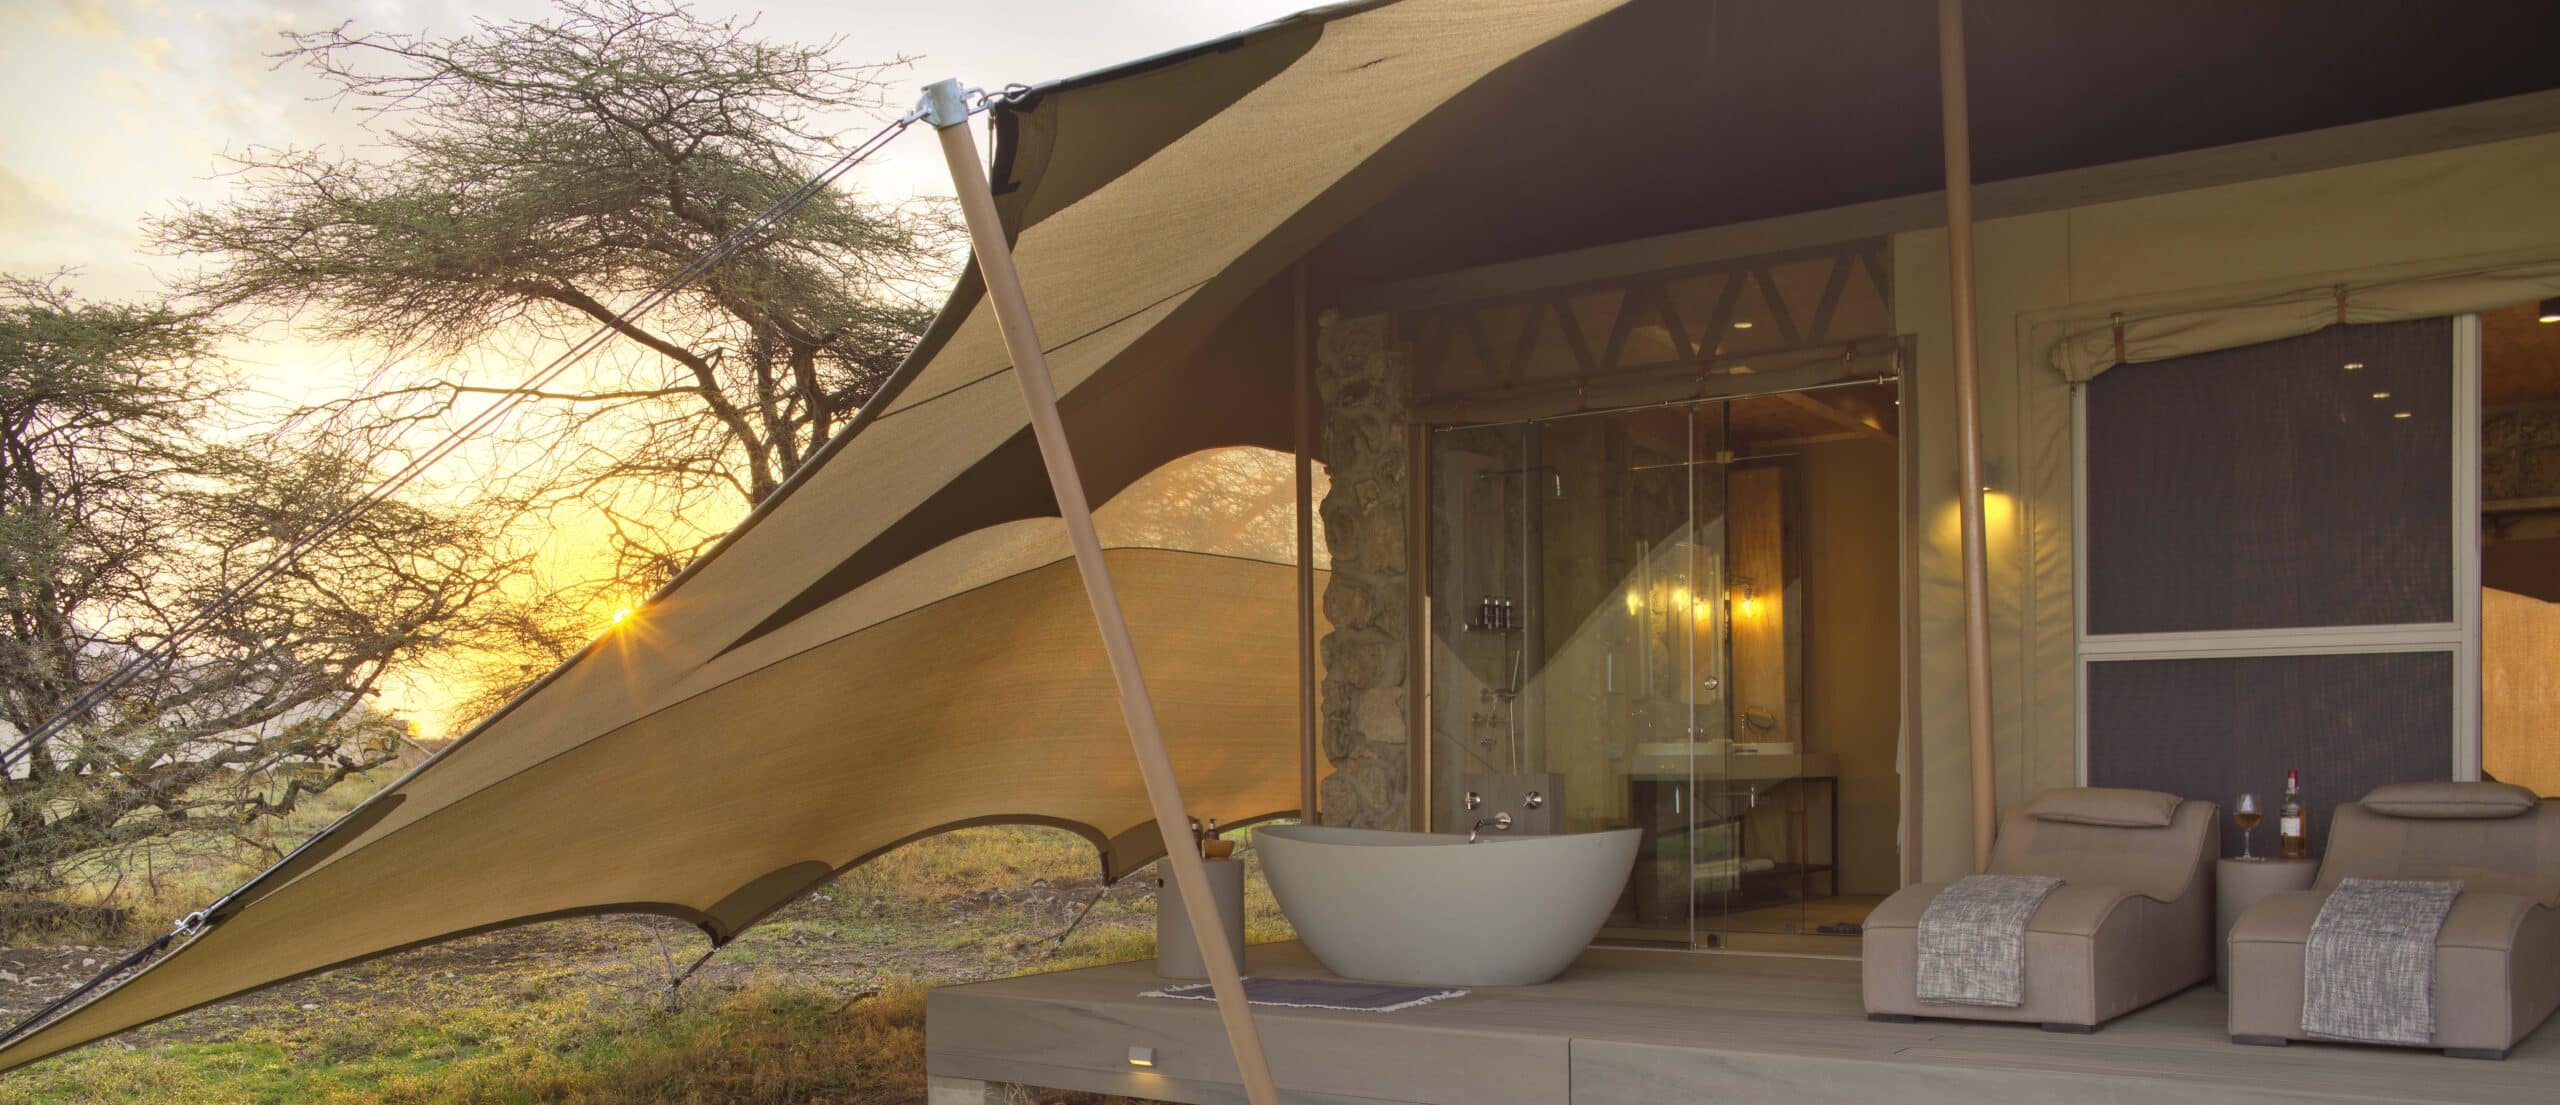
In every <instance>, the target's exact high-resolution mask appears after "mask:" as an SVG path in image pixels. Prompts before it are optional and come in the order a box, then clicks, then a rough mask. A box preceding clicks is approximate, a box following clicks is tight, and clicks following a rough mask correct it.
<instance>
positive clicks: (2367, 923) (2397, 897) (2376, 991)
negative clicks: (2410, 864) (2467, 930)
mask: <svg viewBox="0 0 2560 1105" xmlns="http://www.w3.org/2000/svg"><path fill="white" fill-rule="evenodd" d="M2461 896H2462V884H2461V883H2458V882H2416V881H2406V880H2399V879H2343V880H2340V881H2339V883H2338V888H2337V889H2336V890H2333V891H2331V892H2330V893H2329V900H2328V901H2327V902H2324V903H2322V904H2321V906H2320V918H2319V920H2316V921H2313V922H2312V923H2311V939H2310V940H2309V941H2307V942H2305V943H2304V944H2303V945H2302V1031H2303V1032H2304V1033H2305V1034H2307V1035H2311V1036H2321V1037H2326V1038H2329V1039H2334V1040H2354V1041H2357V1042H2359V1043H2368V1044H2408V1045H2414V1046H2418V1047H2424V1046H2426V1045H2427V1044H2429V1043H2431V1042H2433V1041H2434V1039H2435V1035H2436V1007H2435V976H2436V933H2437V931H2438V930H2440V929H2442V928H2444V917H2445V914H2447V913H2450V912H2452V910H2453V900H2454V899H2455V898H2458V897H2461Z"/></svg>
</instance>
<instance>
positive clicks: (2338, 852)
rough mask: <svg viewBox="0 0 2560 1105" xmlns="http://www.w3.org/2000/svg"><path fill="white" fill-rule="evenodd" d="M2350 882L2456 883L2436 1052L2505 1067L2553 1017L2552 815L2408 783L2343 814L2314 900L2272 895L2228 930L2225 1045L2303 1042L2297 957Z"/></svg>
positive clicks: (2555, 881) (2527, 795) (2477, 790)
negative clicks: (2513, 1051) (2335, 893)
mask: <svg viewBox="0 0 2560 1105" xmlns="http://www.w3.org/2000/svg"><path fill="white" fill-rule="evenodd" d="M2349 878H2368V879H2460V880H2462V883H2463V892H2462V896H2461V897H2460V898H2457V899H2455V900H2454V904H2453V910H2452V912H2450V913H2448V914H2446V915H2445V919H2444V927H2443V929H2442V930H2440V931H2439V932H2438V933H2437V934H2436V957H2435V978H2434V982H2433V996H2434V1001H2433V1005H2434V1006H2435V1039H2434V1041H2433V1042H2432V1043H2430V1044H2429V1045H2428V1046H2430V1047H2436V1048H2441V1049H2443V1050H2444V1052H2445V1054H2448V1055H2454V1056H2460V1057H2464V1058H2478V1059H2502V1058H2505V1057H2506V1054H2507V1049H2508V1048H2511V1047H2513V1046H2515V1043H2516V1041H2518V1040H2521V1039H2523V1038H2524V1037H2525V1034H2526V1033H2529V1032H2532V1031H2533V1029H2534V1026H2536V1025H2539V1024H2541V1023H2542V1022H2543V1020H2544V1019H2545V1018H2547V1017H2549V1016H2550V1015H2551V1012H2552V1010H2553V1008H2554V1007H2560V804H2555V803H2552V802H2545V801H2540V800H2538V799H2536V798H2535V797H2534V795H2533V792H2532V791H2529V790H2526V789H2524V788H2522V787H2515V786H2508V785H2506V784H2503V783H2408V784H2399V785H2396V786H2388V787H2383V788H2380V789H2378V790H2376V791H2374V792H2373V793H2372V794H2370V795H2367V796H2365V800H2364V801H2362V802H2358V803H2354V804H2351V805H2347V806H2342V807H2340V808H2339V809H2338V815H2337V818H2336V821H2335V822H2334V823H2333V824H2332V825H2331V826H2330V829H2329V848H2328V854H2327V855H2326V856H2325V857H2323V858H2322V859H2321V862H2320V874H2319V877H2318V879H2317V880H2316V881H2315V882H2314V883H2313V884H2312V888H2311V889H2310V890H2305V891H2298V892H2294V893H2288V894H2274V895H2269V896H2268V897H2267V898H2266V899H2265V900H2264V901H2261V902H2259V903H2258V904H2256V905H2254V906H2251V907H2249V911H2248V912H2247V913H2243V914H2241V915H2240V919H2239V921H2238V922H2236V923H2234V924H2233V925H2232V927H2231V993H2230V1001H2231V1038H2232V1040H2233V1041H2234V1042H2237V1043H2245V1044H2282V1043H2284V1042H2286V1041H2288V1040H2304V1039H2310V1038H2311V1036H2310V1035H2309V1034H2308V1033H2305V1032H2304V1031H2303V1030H2302V1000H2303V999H2302V993H2303V974H2302V963H2303V958H2302V951H2303V944H2304V943H2305V942H2306V941H2307V940H2309V939H2310V936H2311V925H2312V922H2313V921H2315V920H2317V919H2318V918H2319V916H2320V906H2321V904H2322V903H2324V902H2326V901H2327V900H2328V897H2329V893H2330V892H2331V891H2332V890H2335V889H2336V888H2337V886H2338V883H2339V882H2341V881H2343V880H2345V879H2349Z"/></svg>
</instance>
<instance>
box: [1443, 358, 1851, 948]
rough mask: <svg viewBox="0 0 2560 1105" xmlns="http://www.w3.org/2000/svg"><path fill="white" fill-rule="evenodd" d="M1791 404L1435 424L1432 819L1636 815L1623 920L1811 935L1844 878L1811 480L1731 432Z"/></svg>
mask: <svg viewBox="0 0 2560 1105" xmlns="http://www.w3.org/2000/svg"><path fill="white" fill-rule="evenodd" d="M1775 401H1776V400H1774V399H1772V398H1751V399H1735V400H1709V401H1700V402H1694V403H1687V404H1680V405H1674V406H1664V407H1655V408H1649V409H1638V410H1623V411H1613V412H1606V413H1595V414H1584V415H1574V416H1569V417H1562V418H1555V419H1549V420H1542V421H1530V422H1519V423H1510V424H1503V425H1490V426H1465V427H1450V428H1442V429H1438V430H1435V431H1434V432H1433V435H1432V438H1431V446H1430V448H1431V455H1430V458H1429V463H1430V466H1431V469H1430V471H1431V491H1430V495H1431V500H1430V525H1431V532H1430V549H1431V562H1430V573H1431V574H1430V582H1429V596H1430V607H1429V612H1430V613H1429V616H1430V623H1431V634H1432V649H1431V665H1432V667H1431V673H1430V675H1431V695H1432V700H1431V711H1430V713H1431V741H1432V744H1431V748H1430V772H1429V774H1430V792H1431V793H1430V803H1431V813H1432V822H1433V827H1434V828H1435V829H1438V830H1440V831H1456V832H1464V831H1466V830H1467V829H1468V828H1469V826H1470V824H1471V823H1473V821H1474V820H1475V819H1477V818H1480V817H1483V816H1484V815H1486V814H1488V813H1490V812H1493V811H1497V810H1498V811H1501V812H1508V813H1511V814H1512V815H1513V817H1514V829H1513V831H1514V832H1585V831H1596V830H1601V829H1610V828H1621V827H1628V826H1633V827H1637V828H1639V829H1642V830H1643V843H1642V846H1641V850H1640V854H1639V857H1638V859H1637V862H1636V870H1635V872H1634V874H1633V876H1632V877H1631V878H1630V879H1629V881H1628V885H1627V888H1626V890H1625V892H1624V893H1623V894H1622V896H1621V898H1620V901H1619V903H1618V906H1617V909H1616V910H1615V912H1614V913H1613V915H1612V918H1611V921H1610V923H1609V926H1608V927H1607V928H1606V929H1605V930H1604V932H1603V937H1604V938H1605V939H1614V940H1623V941H1639V942H1658V943H1675V944H1682V945H1693V946H1702V947H1715V946H1735V943H1734V941H1735V938H1736V937H1739V936H1745V935H1747V934H1751V933H1788V934H1793V933H1803V932H1806V931H1808V926H1807V924H1806V919H1805V915H1804V912H1803V906H1804V903H1805V902H1806V901H1808V900H1809V899H1811V898H1813V897H1815V896H1817V895H1819V894H1829V893H1835V892H1836V887H1835V886H1832V885H1830V884H1829V883H1828V882H1826V880H1827V879H1829V878H1831V877H1832V871H1833V870H1835V868H1833V866H1832V865H1831V862H1830V860H1831V853H1832V850H1833V849H1834V848H1835V847H1836V841H1835V840H1834V839H1832V837H1833V836H1836V830H1834V829H1833V828H1832V826H1833V825H1835V824H1836V806H1837V800H1836V798H1837V795H1836V786H1835V787H1834V788H1832V790H1831V792H1830V793H1828V794H1827V795H1826V793H1825V792H1824V790H1823V788H1822V787H1821V786H1819V785H1815V784H1818V783H1819V781H1820V776H1821V775H1822V774H1823V773H1825V772H1827V771H1828V768H1827V767H1825V766H1824V765H1823V764H1822V763H1821V762H1820V759H1819V758H1809V757H1807V756H1806V755H1805V754H1804V749H1803V744H1802V739H1803V737H1802V734H1801V732H1800V731H1799V725H1800V722H1799V718H1800V717H1801V716H1802V713H1803V664H1802V659H1801V658H1802V654H1803V640H1802V638H1803V619H1802V616H1801V609H1800V608H1801V606H1802V602H1801V588H1800V587H1799V586H1798V583H1797V580H1798V572H1797V568H1796V560H1797V558H1798V555H1799V554H1798V552H1797V550H1796V549H1795V548H1794V547H1793V546H1794V543H1795V542H1796V540H1797V533H1798V530H1799V527H1797V526H1795V525H1792V524H1791V523H1790V522H1789V514H1790V510H1791V509H1792V508H1793V507H1794V502H1793V500H1792V497H1791V489H1792V487H1793V485H1794V482H1795V479H1796V477H1795V474H1794V471H1793V468H1792V461H1791V458H1790V457H1789V456H1787V455H1784V454H1783V453H1756V452H1755V451H1754V450H1753V449H1752V448H1751V446H1752V442H1751V441H1750V440H1748V436H1747V435H1738V434H1737V433H1736V432H1735V426H1736V415H1737V408H1738V407H1741V408H1742V413H1743V414H1744V415H1745V416H1746V421H1747V415H1748V414H1749V411H1750V408H1748V407H1743V406H1742V405H1744V404H1752V403H1766V402H1775ZM1737 446H1740V448H1737ZM1835 782H1836V780H1835ZM1826 805H1827V806H1828V807H1829V809H1828V810H1826V808H1825V807H1826ZM1826 815H1828V817H1826Z"/></svg>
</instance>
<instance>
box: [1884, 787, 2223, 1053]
mask: <svg viewBox="0 0 2560 1105" xmlns="http://www.w3.org/2000/svg"><path fill="white" fill-rule="evenodd" d="M2217 843H2218V837H2217V832H2216V827H2215V824H2214V806H2213V804H2212V803H2210V802H2189V801H2181V800H2180V799H2179V798H2178V797H2177V796H2175V795H2170V794H2161V793H2157V792H2154V791H2133V790H2107V789H2098V788H2088V787H2081V788H2071V789H2064V790H2053V791H2047V792H2045V793H2043V794H2041V795H2038V796H2037V797H2036V799H2035V800H2034V801H2033V802H2030V803H2028V804H2027V806H2026V807H2025V808H2023V809H2020V810H2018V811H2017V812H2015V813H2012V814H2010V815H2009V817H2008V819H2007V820H2006V821H2005V822H2004V823H2003V825H2002V828H2001V830H2000V840H1999V843H1998V844H1997V845H1996V846H1995V847H1994V849H1993V851H1992V854H1991V873H1993V874H2006V875H2052V876H2056V877H2059V878H2061V879H2062V880H2063V885H2062V886H2061V888H2060V889H2057V890H2055V891H2054V892H2053V895H2052V896H2051V897H2049V898H2046V899H2045V901H2044V904H2043V905H2042V906H2041V907H2039V908H2038V909H2037V910H2036V913H2035V915H2034V916H2033V917H2032V918H2031V919H2030V920H2029V922H2028V924H2027V937H2026V964H2025V976H2024V977H2025V983H2026V986H2025V992H2024V994H2023V998H2024V1000H2023V1001H2022V1002H2021V1004H2019V1005H2017V1006H2015V1007H1999V1006H1971V1005H1939V1004H1924V1003H1923V1002H1921V1000H1920V997H1919V961H1920V951H1919V929H1920V917H1921V914H1923V913H1925V912H1927V910H1928V908H1929V903H1930V901H1931V900H1932V899H1935V898H1936V897H1937V896H1938V894H1939V892H1940V891H1943V890H1945V889H1946V886H1947V884H1945V883H1918V884H1915V885H1912V886H1907V887H1904V888H1903V889H1902V891H1901V892H1900V893H1897V894H1895V895H1894V896H1892V897H1890V898H1887V899H1885V901H1884V903H1883V904H1882V905H1879V906H1877V907H1876V910H1875V912H1874V913H1873V914H1871V915H1869V916H1868V918H1867V923H1866V936H1865V941H1866V943H1865V954H1864V958H1865V962H1864V966H1863V970H1862V973H1863V976H1864V981H1865V988H1866V1004H1867V1015H1868V1016H1869V1017H1870V1018H1872V1019H1875V1020H1888V1021H1909V1020H1916V1019H1918V1018H1921V1017H1951V1018H1961V1019H1966V1020H1987V1021H2017V1022H2023V1023H2030V1024H2039V1025H2042V1026H2043V1027H2044V1028H2045V1029H2047V1030H2048V1031H2054V1032H2094V1031H2096V1030H2097V1027H2098V1026H2099V1025H2101V1024H2105V1023H2106V1022H2107V1021H2109V1020H2112V1019H2114V1018H2116V1017H2120V1016H2123V1015H2124V1014H2126V1013H2130V1012H2132V1011H2134V1010H2136V1009H2140V1008H2142V1007H2143V1006H2146V1005H2149V1004H2151V1003H2152V1002H2155V1001H2158V1000H2160V999H2162V998H2165V997H2168V996H2169V995H2171V994H2174V993H2177V992H2178V991H2180V990H2184V989H2186V988H2188V987H2190V986H2193V985H2195V984H2196V983H2199V982H2203V981H2205V980H2207V979H2209V978H2211V977H2212V976H2213V882H2212V880H2213V857H2214V854H2215V852H2216V851H2217V850H2218V849H2217Z"/></svg>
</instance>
